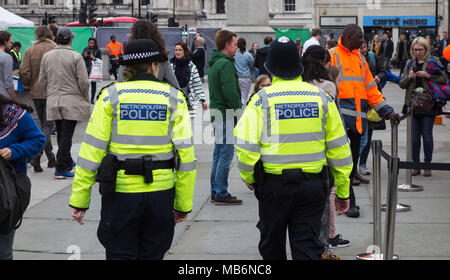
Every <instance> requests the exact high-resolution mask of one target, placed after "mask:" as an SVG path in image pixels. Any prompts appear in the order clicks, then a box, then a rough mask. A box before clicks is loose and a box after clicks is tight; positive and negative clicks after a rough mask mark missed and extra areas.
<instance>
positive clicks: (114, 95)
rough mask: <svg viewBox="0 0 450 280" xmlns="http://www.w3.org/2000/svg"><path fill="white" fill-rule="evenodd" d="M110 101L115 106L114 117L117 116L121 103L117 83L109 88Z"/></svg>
mask: <svg viewBox="0 0 450 280" xmlns="http://www.w3.org/2000/svg"><path fill="white" fill-rule="evenodd" d="M108 94H109V103H110V104H111V107H112V108H113V118H114V119H115V118H117V105H118V104H119V93H118V92H117V88H116V85H112V86H110V87H109V88H108Z"/></svg>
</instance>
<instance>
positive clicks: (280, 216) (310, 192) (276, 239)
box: [255, 179, 328, 260]
mask: <svg viewBox="0 0 450 280" xmlns="http://www.w3.org/2000/svg"><path fill="white" fill-rule="evenodd" d="M255 195H256V198H257V199H258V201H259V222H258V224H257V228H258V229H259V231H260V233H261V240H260V242H259V246H258V248H259V252H260V254H261V256H262V257H263V259H264V260H286V259H287V256H286V231H287V232H288V234H289V243H290V247H291V254H292V259H294V260H320V259H321V256H322V253H323V244H322V242H321V241H320V239H319V234H320V227H321V217H322V213H323V211H324V207H325V200H326V199H328V197H327V190H326V187H325V185H324V183H323V180H322V179H310V180H302V181H299V182H298V183H295V184H283V183H282V181H281V180H273V179H269V180H266V181H265V182H264V183H263V184H262V185H261V186H260V187H257V188H256V189H255Z"/></svg>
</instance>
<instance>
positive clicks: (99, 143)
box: [83, 133, 109, 150]
mask: <svg viewBox="0 0 450 280" xmlns="http://www.w3.org/2000/svg"><path fill="white" fill-rule="evenodd" d="M83 142H84V143H86V144H89V145H91V146H93V147H95V148H97V149H100V150H106V149H107V148H108V146H109V141H105V140H100V139H98V138H97V137H94V136H92V135H90V134H87V133H86V134H85V135H84V139H83Z"/></svg>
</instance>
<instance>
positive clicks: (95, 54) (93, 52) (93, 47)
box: [83, 37, 102, 104]
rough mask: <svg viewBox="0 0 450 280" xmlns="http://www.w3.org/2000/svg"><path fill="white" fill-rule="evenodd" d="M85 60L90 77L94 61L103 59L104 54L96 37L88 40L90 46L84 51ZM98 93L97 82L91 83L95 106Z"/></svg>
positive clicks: (92, 102)
mask: <svg viewBox="0 0 450 280" xmlns="http://www.w3.org/2000/svg"><path fill="white" fill-rule="evenodd" d="M83 58H84V62H85V63H86V69H87V72H88V76H89V75H90V74H91V70H92V61H96V60H97V59H100V60H101V59H102V52H101V51H100V49H99V48H98V45H97V39H95V37H90V38H89V40H88V46H87V47H86V48H84V50H83ZM96 92H97V82H96V81H92V82H91V104H94V99H95V93H96Z"/></svg>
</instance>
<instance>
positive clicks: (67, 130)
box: [55, 120, 77, 172]
mask: <svg viewBox="0 0 450 280" xmlns="http://www.w3.org/2000/svg"><path fill="white" fill-rule="evenodd" d="M55 124H56V133H57V137H56V139H57V141H58V152H57V153H56V171H58V172H62V171H65V170H68V169H71V168H72V164H73V159H72V154H71V153H70V150H71V149H72V137H73V133H74V132H75V127H76V125H77V121H72V120H57V121H55Z"/></svg>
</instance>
